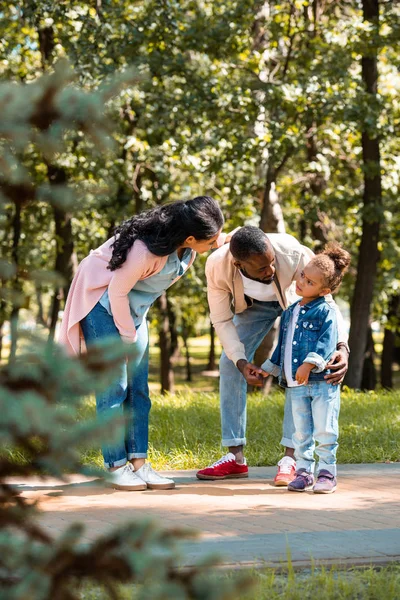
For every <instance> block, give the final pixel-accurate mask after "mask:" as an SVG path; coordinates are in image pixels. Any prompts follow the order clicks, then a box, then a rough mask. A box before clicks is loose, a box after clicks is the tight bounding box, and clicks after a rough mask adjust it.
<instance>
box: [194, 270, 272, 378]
mask: <svg viewBox="0 0 400 600" xmlns="http://www.w3.org/2000/svg"><path fill="white" fill-rule="evenodd" d="M214 267H215V266H214V264H213V263H212V261H210V259H209V260H207V263H206V277H207V297H208V304H209V307H210V319H211V323H212V324H213V326H214V328H215V331H216V333H217V335H218V337H219V340H220V342H221V344H222V347H223V349H224V351H225V354H226V355H227V357H228V358H229V359H230V360H231V361H232V362H233V363H234V364H235V365H236V366H237V368H238V369H239V371H240V372H241V373H242V375H243V377H244V378H245V379H246V381H247V383H249V384H250V385H255V386H261V385H262V380H263V377H262V376H261V374H262V370H261V369H260V368H259V367H257V366H256V365H253V364H252V363H249V362H248V360H247V358H246V352H245V348H244V344H242V342H241V341H240V338H239V335H238V332H237V330H236V327H235V324H234V322H233V316H234V315H233V312H232V310H231V301H232V292H231V290H230V289H229V287H228V286H227V285H226V283H225V282H224V281H223V278H220V277H218V272H217V270H218V268H214Z"/></svg>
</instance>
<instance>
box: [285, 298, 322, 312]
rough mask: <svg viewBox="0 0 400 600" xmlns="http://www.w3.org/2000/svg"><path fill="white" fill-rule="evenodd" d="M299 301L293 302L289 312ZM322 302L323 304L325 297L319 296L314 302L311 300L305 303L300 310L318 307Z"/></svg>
mask: <svg viewBox="0 0 400 600" xmlns="http://www.w3.org/2000/svg"><path fill="white" fill-rule="evenodd" d="M300 302H301V301H300V300H298V301H297V302H295V303H294V304H292V306H291V307H290V310H293V309H294V307H295V306H296V305H297V304H299V303H300ZM323 302H325V296H320V297H319V298H315V300H312V301H311V302H307V304H304V305H303V306H302V307H301V308H302V310H306V311H308V310H310V309H311V308H314V307H315V306H319V305H320V304H322V303H323Z"/></svg>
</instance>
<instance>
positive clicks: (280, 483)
mask: <svg viewBox="0 0 400 600" xmlns="http://www.w3.org/2000/svg"><path fill="white" fill-rule="evenodd" d="M292 481H293V479H292V480H291V481H282V480H280V481H274V486H275V487H287V486H288V485H289V483H292Z"/></svg>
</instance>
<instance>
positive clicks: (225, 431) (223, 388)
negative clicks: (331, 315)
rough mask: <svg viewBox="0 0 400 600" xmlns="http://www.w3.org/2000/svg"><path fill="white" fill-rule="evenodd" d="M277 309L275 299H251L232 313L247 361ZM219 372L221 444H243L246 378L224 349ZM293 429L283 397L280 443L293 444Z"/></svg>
mask: <svg viewBox="0 0 400 600" xmlns="http://www.w3.org/2000/svg"><path fill="white" fill-rule="evenodd" d="M281 313H282V309H281V307H280V305H279V302H259V301H257V300H254V303H253V305H252V306H251V307H250V308H248V309H247V310H245V311H244V312H242V313H240V314H238V315H235V316H234V318H233V322H234V324H235V326H236V330H237V332H238V335H239V338H240V341H241V342H242V343H243V344H244V347H245V352H246V356H247V360H249V361H250V362H251V361H252V360H253V358H254V354H255V352H256V350H257V348H258V347H259V345H260V344H261V342H262V341H263V339H264V337H265V336H266V335H267V333H268V332H269V330H270V329H271V327H272V326H273V324H274V323H275V321H276V319H277V318H278V317H279V315H280V314H281ZM219 373H220V402H221V427H222V444H223V446H242V445H245V444H246V421H247V408H246V399H247V382H246V380H245V379H244V377H243V375H242V374H241V373H240V371H239V370H238V368H237V366H236V365H235V364H234V363H233V362H232V361H231V360H230V359H229V358H228V357H227V356H226V354H225V352H223V353H222V354H221V360H220V363H219ZM293 433H294V425H293V419H292V411H291V407H290V403H289V402H288V401H285V412H284V418H283V437H282V439H281V444H282V445H283V446H286V447H288V448H293V442H292V435H293Z"/></svg>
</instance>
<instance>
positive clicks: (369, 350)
mask: <svg viewBox="0 0 400 600" xmlns="http://www.w3.org/2000/svg"><path fill="white" fill-rule="evenodd" d="M374 358H375V345H374V338H373V337H372V328H371V325H370V326H369V328H368V336H367V346H366V348H365V355H364V363H363V372H362V378H361V389H362V390H374V389H375V388H376V383H377V377H376V369H375V363H374Z"/></svg>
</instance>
